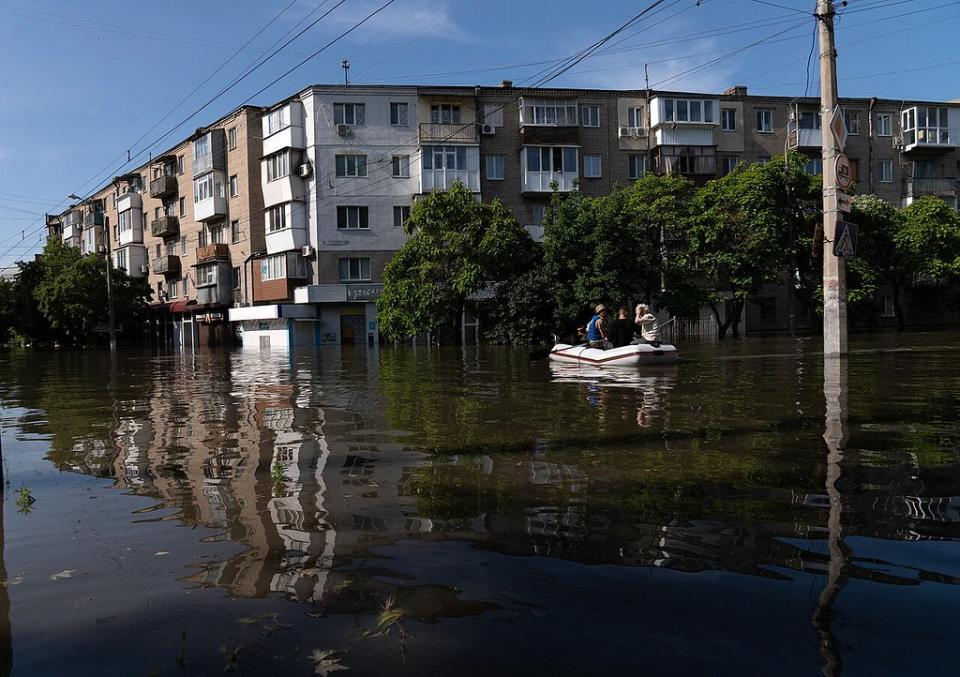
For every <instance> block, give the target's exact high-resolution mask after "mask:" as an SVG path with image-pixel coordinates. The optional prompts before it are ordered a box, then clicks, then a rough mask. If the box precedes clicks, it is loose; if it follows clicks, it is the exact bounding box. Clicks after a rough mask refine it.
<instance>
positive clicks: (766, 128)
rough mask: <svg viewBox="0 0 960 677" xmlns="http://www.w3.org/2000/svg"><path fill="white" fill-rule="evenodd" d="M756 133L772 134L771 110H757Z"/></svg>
mask: <svg viewBox="0 0 960 677" xmlns="http://www.w3.org/2000/svg"><path fill="white" fill-rule="evenodd" d="M756 114H757V125H756V131H757V132H758V133H760V134H773V109H772V108H757V109H756Z"/></svg>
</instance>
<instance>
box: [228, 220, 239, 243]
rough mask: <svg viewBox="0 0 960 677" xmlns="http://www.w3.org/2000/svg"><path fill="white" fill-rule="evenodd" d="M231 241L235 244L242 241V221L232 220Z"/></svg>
mask: <svg viewBox="0 0 960 677" xmlns="http://www.w3.org/2000/svg"><path fill="white" fill-rule="evenodd" d="M230 241H231V242H233V244H237V243H238V242H239V241H240V222H239V221H231V222H230Z"/></svg>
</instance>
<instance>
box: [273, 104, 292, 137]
mask: <svg viewBox="0 0 960 677" xmlns="http://www.w3.org/2000/svg"><path fill="white" fill-rule="evenodd" d="M289 124H290V122H289V120H288V119H287V106H284V107H283V108H278V109H277V110H275V111H271V112H270V113H268V114H267V136H270V135H271V134H276V133H277V132H279V131H280V130H281V129H284V128H286V127H287V126H288V125H289Z"/></svg>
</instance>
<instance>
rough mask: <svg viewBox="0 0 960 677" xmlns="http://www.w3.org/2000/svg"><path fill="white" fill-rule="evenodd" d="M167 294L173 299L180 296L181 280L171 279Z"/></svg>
mask: <svg viewBox="0 0 960 677" xmlns="http://www.w3.org/2000/svg"><path fill="white" fill-rule="evenodd" d="M167 295H168V296H169V297H170V298H172V299H175V298H177V297H178V296H180V280H170V283H169V284H168V285H167Z"/></svg>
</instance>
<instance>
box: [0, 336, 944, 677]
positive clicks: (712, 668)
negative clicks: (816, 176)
mask: <svg viewBox="0 0 960 677" xmlns="http://www.w3.org/2000/svg"><path fill="white" fill-rule="evenodd" d="M819 350H820V339H819V337H814V338H806V339H796V340H794V339H787V338H767V339H750V340H746V341H739V342H736V341H731V342H728V343H726V344H723V345H719V346H718V345H715V344H702V345H685V346H681V351H682V356H683V358H682V360H681V362H680V363H679V364H678V365H676V366H675V367H671V368H667V369H665V370H663V369H661V370H649V369H647V370H644V369H642V368H641V369H637V368H633V369H616V368H607V369H603V370H598V369H590V368H581V367H578V366H576V365H562V366H557V365H551V364H550V363H548V362H545V361H541V362H533V363H530V362H528V360H527V352H526V351H523V350H520V349H508V348H497V347H481V348H466V349H463V350H461V349H456V348H443V349H433V350H427V349H425V348H420V349H411V348H399V349H389V348H387V349H384V348H381V349H380V350H379V351H367V350H366V349H364V348H360V349H358V350H356V351H351V350H349V349H344V350H343V351H340V350H335V349H329V350H328V349H316V350H312V349H311V350H304V351H303V352H294V353H292V354H290V353H284V352H276V351H274V352H272V353H269V352H267V353H260V352H256V351H253V352H250V351H248V352H234V353H214V354H203V355H169V356H161V355H155V354H152V353H137V352H125V351H121V352H120V353H119V355H118V356H117V357H116V358H114V359H113V360H112V359H111V356H110V355H109V354H107V353H96V352H76V353H66V352H64V353H45V352H7V353H0V398H2V400H3V404H4V412H3V461H4V470H5V473H4V481H5V486H4V489H5V493H4V503H3V516H2V519H3V522H2V524H0V537H2V561H0V579H2V580H3V581H4V582H5V583H4V585H3V586H0V674H7V673H8V672H10V671H11V669H12V673H13V674H17V675H45V674H89V675H98V676H102V675H114V674H116V675H149V674H171V675H175V674H191V675H194V674H209V675H215V674H223V672H224V671H225V670H233V671H235V672H236V673H237V674H251V675H252V674H284V675H299V674H302V675H310V674H315V670H316V673H317V674H325V672H323V670H327V671H331V673H332V671H334V670H336V669H337V668H338V667H348V668H349V669H350V670H351V672H350V673H348V674H410V675H432V674H436V675H446V674H457V675H489V674H496V673H498V672H499V673H500V674H505V675H506V674H530V675H535V674H552V675H559V674H564V675H565V674H580V675H582V674H663V673H667V672H669V673H673V674H713V675H718V674H731V675H734V674H735V675H747V674H778V675H812V674H818V673H820V672H821V671H823V672H825V673H826V674H841V673H842V674H851V675H854V674H859V675H863V674H901V675H902V674H960V667H958V662H957V658H956V656H955V655H954V652H953V651H952V647H953V644H952V642H953V634H954V629H955V628H956V624H957V620H956V617H957V609H960V585H958V584H960V336H958V335H957V334H949V333H932V334H915V335H911V336H906V337H904V336H895V335H892V334H886V335H881V336H870V337H867V336H856V337H853V338H852V340H851V356H850V358H849V359H848V360H846V361H844V362H842V363H841V362H834V363H831V364H829V365H828V368H827V369H826V372H825V369H824V364H823V358H822V356H821V355H820V353H819ZM21 488H26V489H28V490H29V493H30V494H31V495H32V496H33V497H34V498H35V499H36V501H35V503H33V504H32V505H25V504H23V502H21V505H18V503H17V498H18V490H19V489H21ZM325 652H336V653H325Z"/></svg>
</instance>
